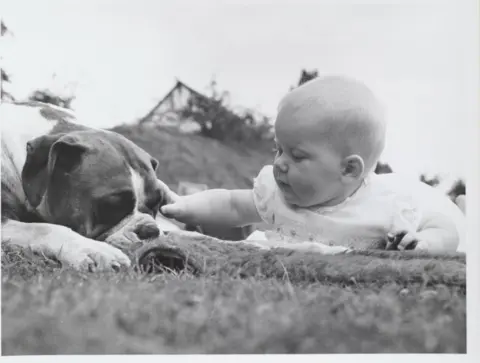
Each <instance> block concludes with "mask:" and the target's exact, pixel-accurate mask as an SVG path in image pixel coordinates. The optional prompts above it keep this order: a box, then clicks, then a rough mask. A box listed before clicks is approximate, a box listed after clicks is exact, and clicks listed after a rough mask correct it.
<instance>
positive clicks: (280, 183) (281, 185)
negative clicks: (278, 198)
mask: <svg viewBox="0 0 480 363" xmlns="http://www.w3.org/2000/svg"><path fill="white" fill-rule="evenodd" d="M275 181H276V182H277V185H278V187H279V188H280V189H282V190H289V189H290V188H291V187H290V185H289V184H288V183H286V182H284V181H283V180H280V179H278V178H275Z"/></svg>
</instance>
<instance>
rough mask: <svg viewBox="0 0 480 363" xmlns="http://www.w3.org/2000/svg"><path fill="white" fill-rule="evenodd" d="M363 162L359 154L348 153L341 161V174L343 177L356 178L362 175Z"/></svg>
mask: <svg viewBox="0 0 480 363" xmlns="http://www.w3.org/2000/svg"><path fill="white" fill-rule="evenodd" d="M364 170H365V163H364V162H363V159H362V157H361V156H358V155H350V156H347V157H346V158H345V159H343V161H342V175H343V176H344V177H348V178H353V179H358V178H359V177H361V176H362V175H363V172H364Z"/></svg>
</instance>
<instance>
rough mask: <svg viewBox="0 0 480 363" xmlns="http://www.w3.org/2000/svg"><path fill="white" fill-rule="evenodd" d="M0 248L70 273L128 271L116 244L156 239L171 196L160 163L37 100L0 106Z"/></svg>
mask: <svg viewBox="0 0 480 363" xmlns="http://www.w3.org/2000/svg"><path fill="white" fill-rule="evenodd" d="M0 119H1V120H2V121H1V124H2V133H1V140H2V145H1V148H2V159H1V163H2V243H9V244H15V245H18V246H21V247H26V248H31V250H33V251H34V252H36V253H40V254H44V255H46V256H48V257H51V258H54V259H56V260H58V261H60V262H61V263H62V264H63V265H68V266H71V267H73V268H76V269H87V270H108V269H117V268H118V267H120V266H122V265H123V266H129V265H130V259H129V258H128V257H127V256H126V255H125V254H124V253H123V252H122V251H121V250H120V249H119V248H117V247H120V248H121V247H126V246H127V245H129V244H131V243H134V242H138V241H142V240H146V239H150V238H155V237H157V236H158V235H159V233H160V230H159V228H158V226H157V223H156V222H155V217H156V214H157V211H158V210H159V207H160V206H161V205H163V204H164V203H166V202H168V200H169V198H175V194H174V193H173V192H171V191H170V189H169V188H168V187H167V186H166V185H165V184H164V183H163V182H161V181H160V180H158V179H157V177H156V174H155V171H156V169H157V167H158V161H157V160H156V159H154V158H153V157H151V156H150V155H149V154H148V153H147V152H146V151H144V150H143V149H141V148H140V147H138V146H137V145H135V144H134V143H133V142H131V141H129V140H128V139H126V138H125V137H123V136H121V135H119V134H117V133H114V132H111V131H106V130H99V129H93V128H88V127H85V126H82V125H80V124H78V123H76V119H75V116H74V115H73V113H71V112H70V111H68V110H66V109H62V108H59V107H55V106H53V105H48V104H44V103H40V102H26V103H14V104H5V103H4V104H3V105H1V106H0Z"/></svg>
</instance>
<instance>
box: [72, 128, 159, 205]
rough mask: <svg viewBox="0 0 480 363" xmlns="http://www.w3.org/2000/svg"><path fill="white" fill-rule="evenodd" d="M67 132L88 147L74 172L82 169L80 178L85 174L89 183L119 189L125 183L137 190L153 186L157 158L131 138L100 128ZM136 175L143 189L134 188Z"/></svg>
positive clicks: (146, 190)
mask: <svg viewBox="0 0 480 363" xmlns="http://www.w3.org/2000/svg"><path fill="white" fill-rule="evenodd" d="M70 135H71V136H74V137H75V138H76V139H77V140H78V142H80V143H81V144H83V145H85V146H86V147H87V149H88V152H87V153H86V155H85V158H84V160H83V162H82V166H81V167H80V168H79V170H78V173H82V176H81V178H82V179H84V178H85V177H86V178H89V181H90V184H91V185H96V186H97V187H101V186H104V187H106V188H114V189H115V188H119V189H120V188H121V187H122V186H125V184H128V185H129V186H130V187H133V188H134V189H136V191H138V192H140V194H144V193H147V192H148V190H150V189H153V188H156V184H157V183H156V180H157V179H156V175H155V169H156V167H157V165H158V162H157V160H156V159H154V158H152V157H151V156H150V155H149V154H148V153H147V152H146V151H144V150H143V149H141V148H140V147H138V146H137V145H135V144H134V143H133V142H132V141H130V140H128V139H127V138H125V137H123V136H122V135H119V134H117V133H114V132H110V131H104V130H101V131H99V130H87V131H79V132H74V133H71V134H70ZM83 174H86V175H85V176H84V175H83ZM138 179H141V181H142V182H141V183H140V184H141V185H142V187H143V188H144V191H143V192H142V191H140V190H138V186H139V183H137V181H138ZM137 196H138V194H137Z"/></svg>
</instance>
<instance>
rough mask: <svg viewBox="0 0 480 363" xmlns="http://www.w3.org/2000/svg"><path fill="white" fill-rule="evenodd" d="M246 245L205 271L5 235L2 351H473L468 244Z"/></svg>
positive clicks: (225, 254) (230, 251)
mask: <svg viewBox="0 0 480 363" xmlns="http://www.w3.org/2000/svg"><path fill="white" fill-rule="evenodd" d="M239 246H240V245H232V246H228V247H225V248H224V249H223V250H218V248H217V247H215V248H211V249H210V250H211V251H217V253H218V256H220V255H221V256H223V258H217V257H215V254H213V257H212V258H210V259H205V260H204V261H203V269H202V271H201V272H197V273H196V274H193V273H190V272H185V271H171V272H164V273H155V274H154V273H150V274H146V273H141V272H138V271H135V270H134V269H129V270H124V271H120V272H118V273H113V272H112V273H99V272H97V273H82V272H75V271H70V270H66V269H62V268H61V267H59V266H58V265H57V264H56V263H55V262H53V261H48V260H45V259H43V258H42V257H38V256H31V255H29V254H28V253H25V252H24V251H22V250H19V249H17V248H15V247H11V246H3V251H2V352H3V354H4V355H16V354H79V353H90V354H103V353H380V352H382V353H393V352H399V353H427V352H428V353H464V352H465V351H466V304H465V302H466V279H465V259H464V257H462V256H460V257H459V256H450V257H448V258H438V257H434V256H433V257H431V258H427V257H426V256H417V257H415V255H405V254H408V253H406V252H404V253H403V254H404V255H402V253H400V252H389V253H387V252H383V254H382V253H377V254H373V255H372V254H369V253H365V254H363V255H362V254H359V255H354V256H345V255H344V256H314V255H312V254H302V253H300V252H294V253H292V252H288V251H282V250H277V251H267V252H259V251H254V250H252V249H251V248H238V247H239ZM237 248H238V250H239V251H240V252H239V253H237V252H235V251H236V250H237ZM198 256H199V254H198V253H197V257H198ZM216 261H217V262H216ZM200 264H202V263H200Z"/></svg>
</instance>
